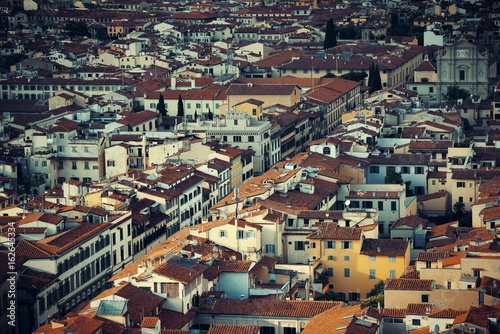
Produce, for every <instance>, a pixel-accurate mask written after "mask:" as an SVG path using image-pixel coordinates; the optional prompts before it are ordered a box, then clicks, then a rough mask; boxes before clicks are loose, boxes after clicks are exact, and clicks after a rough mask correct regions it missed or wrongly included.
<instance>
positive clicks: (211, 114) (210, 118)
mask: <svg viewBox="0 0 500 334" xmlns="http://www.w3.org/2000/svg"><path fill="white" fill-rule="evenodd" d="M208 119H209V120H210V121H211V120H213V119H214V114H213V113H212V110H210V108H208Z"/></svg>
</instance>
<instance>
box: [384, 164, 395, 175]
mask: <svg viewBox="0 0 500 334" xmlns="http://www.w3.org/2000/svg"><path fill="white" fill-rule="evenodd" d="M385 172H386V174H389V173H390V172H396V167H394V166H387V167H386V168H385Z"/></svg>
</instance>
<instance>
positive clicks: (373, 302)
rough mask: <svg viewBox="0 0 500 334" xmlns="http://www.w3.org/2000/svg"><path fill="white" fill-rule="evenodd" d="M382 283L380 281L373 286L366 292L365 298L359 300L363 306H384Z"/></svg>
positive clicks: (383, 284)
mask: <svg viewBox="0 0 500 334" xmlns="http://www.w3.org/2000/svg"><path fill="white" fill-rule="evenodd" d="M384 286H385V283H384V281H380V282H378V283H377V284H375V285H374V286H373V288H372V289H371V290H370V291H368V294H367V295H366V298H364V299H361V303H362V304H363V305H367V306H371V307H377V306H378V304H380V306H382V307H383V306H384Z"/></svg>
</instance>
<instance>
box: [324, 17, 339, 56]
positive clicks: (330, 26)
mask: <svg viewBox="0 0 500 334" xmlns="http://www.w3.org/2000/svg"><path fill="white" fill-rule="evenodd" d="M336 45H337V32H336V31H335V24H334V23H333V19H329V20H328V22H327V23H326V29H325V41H324V43H323V46H324V48H325V50H327V49H330V48H333V47H334V46H336Z"/></svg>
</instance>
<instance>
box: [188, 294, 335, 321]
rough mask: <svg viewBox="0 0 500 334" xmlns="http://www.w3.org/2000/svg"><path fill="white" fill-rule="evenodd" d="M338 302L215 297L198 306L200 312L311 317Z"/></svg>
mask: <svg viewBox="0 0 500 334" xmlns="http://www.w3.org/2000/svg"><path fill="white" fill-rule="evenodd" d="M339 303H340V302H331V301H306V300H258V299H257V300H240V299H225V298H224V299H216V300H214V301H213V302H212V303H203V304H202V305H200V307H199V308H198V313H201V314H227V315H231V314H234V315H251V316H264V317H265V316H270V317H284V318H297V317H303V318H312V317H314V316H315V315H317V314H320V313H321V312H324V311H326V310H329V309H331V308H332V307H336V306H337V305H339Z"/></svg>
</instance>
